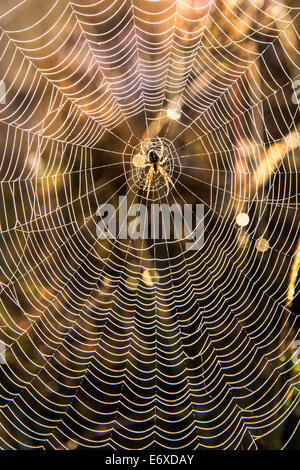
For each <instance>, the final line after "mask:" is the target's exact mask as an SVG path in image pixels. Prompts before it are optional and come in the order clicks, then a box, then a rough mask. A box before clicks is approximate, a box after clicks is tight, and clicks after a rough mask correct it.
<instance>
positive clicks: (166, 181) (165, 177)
mask: <svg viewBox="0 0 300 470" xmlns="http://www.w3.org/2000/svg"><path fill="white" fill-rule="evenodd" d="M157 169H158V171H159V172H160V174H161V176H162V177H163V179H164V180H165V183H166V186H167V195H168V194H169V191H170V186H169V183H171V185H172V186H173V187H174V183H173V181H172V180H171V178H170V176H169V175H168V173H167V172H165V170H164V169H163V168H161V166H160V165H157Z"/></svg>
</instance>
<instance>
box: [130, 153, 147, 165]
mask: <svg viewBox="0 0 300 470" xmlns="http://www.w3.org/2000/svg"><path fill="white" fill-rule="evenodd" d="M132 164H133V166H135V167H136V168H143V167H144V165H145V157H144V155H142V154H141V153H137V154H136V155H134V157H133V159H132Z"/></svg>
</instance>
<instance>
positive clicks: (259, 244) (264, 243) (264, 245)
mask: <svg viewBox="0 0 300 470" xmlns="http://www.w3.org/2000/svg"><path fill="white" fill-rule="evenodd" d="M255 247H256V249H257V251H259V252H260V253H264V252H265V251H268V249H269V248H270V245H269V242H268V240H267V239H266V238H259V239H258V240H256V242H255Z"/></svg>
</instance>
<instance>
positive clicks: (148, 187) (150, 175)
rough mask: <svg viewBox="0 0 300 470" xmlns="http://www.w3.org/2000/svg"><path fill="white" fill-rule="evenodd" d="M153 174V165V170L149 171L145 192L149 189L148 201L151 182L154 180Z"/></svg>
mask: <svg viewBox="0 0 300 470" xmlns="http://www.w3.org/2000/svg"><path fill="white" fill-rule="evenodd" d="M153 173H154V168H153V165H151V168H150V170H149V171H148V174H147V178H146V181H145V186H144V190H145V189H146V188H147V199H148V197H149V192H150V186H151V182H152V178H153Z"/></svg>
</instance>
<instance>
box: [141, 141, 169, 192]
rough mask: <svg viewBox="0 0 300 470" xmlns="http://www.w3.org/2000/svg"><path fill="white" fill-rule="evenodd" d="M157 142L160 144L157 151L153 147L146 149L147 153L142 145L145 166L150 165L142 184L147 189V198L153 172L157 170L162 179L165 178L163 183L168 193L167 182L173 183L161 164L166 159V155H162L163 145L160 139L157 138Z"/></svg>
mask: <svg viewBox="0 0 300 470" xmlns="http://www.w3.org/2000/svg"><path fill="white" fill-rule="evenodd" d="M159 142H160V146H161V149H160V152H158V151H157V150H156V149H155V148H151V149H150V150H149V151H148V153H146V152H145V149H144V148H143V146H142V153H143V155H144V157H145V160H146V165H145V166H150V169H149V171H148V173H147V177H146V182H145V186H144V189H147V198H148V196H149V192H150V186H151V182H152V178H153V174H154V173H157V172H159V173H160V174H161V176H162V177H163V179H164V180H165V183H166V186H167V194H168V193H169V190H170V188H169V183H171V184H172V185H173V182H172V180H171V178H170V177H169V175H168V174H167V173H166V172H165V170H164V169H163V168H162V166H161V165H163V164H164V163H165V161H166V160H167V157H164V146H163V143H162V141H161V139H159Z"/></svg>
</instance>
